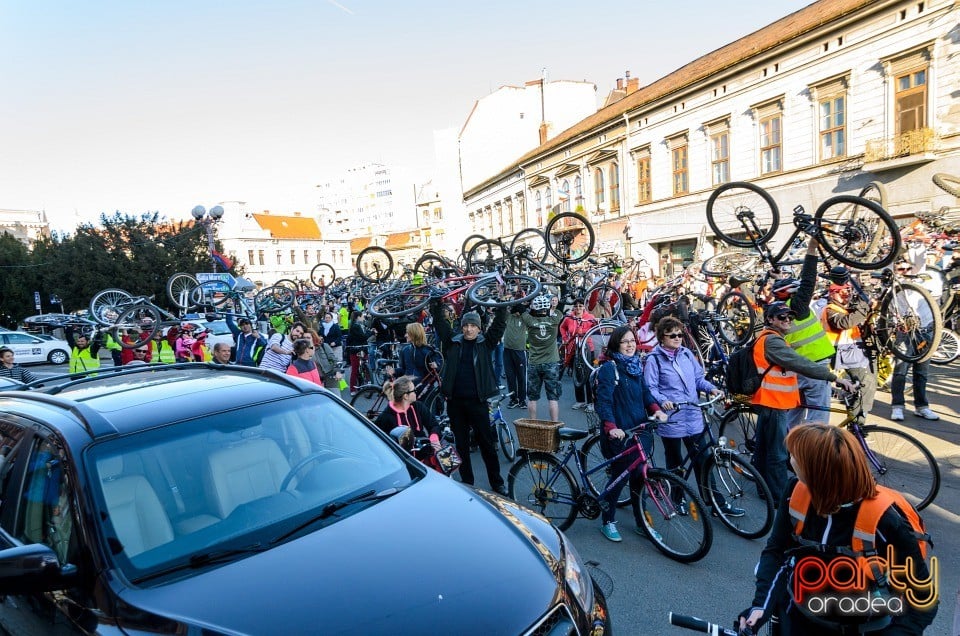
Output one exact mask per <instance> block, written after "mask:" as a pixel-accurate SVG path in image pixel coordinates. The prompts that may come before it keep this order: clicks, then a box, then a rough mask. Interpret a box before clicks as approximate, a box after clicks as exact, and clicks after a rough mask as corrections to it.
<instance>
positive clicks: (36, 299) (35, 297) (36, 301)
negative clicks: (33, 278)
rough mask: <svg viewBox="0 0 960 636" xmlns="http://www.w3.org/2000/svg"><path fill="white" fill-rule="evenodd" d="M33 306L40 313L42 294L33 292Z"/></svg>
mask: <svg viewBox="0 0 960 636" xmlns="http://www.w3.org/2000/svg"><path fill="white" fill-rule="evenodd" d="M33 304H34V306H35V307H36V308H37V310H38V311H39V310H40V292H38V291H35V292H33Z"/></svg>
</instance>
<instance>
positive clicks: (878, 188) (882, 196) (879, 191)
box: [859, 181, 887, 209]
mask: <svg viewBox="0 0 960 636" xmlns="http://www.w3.org/2000/svg"><path fill="white" fill-rule="evenodd" d="M859 196H861V197H863V198H864V199H869V200H870V201H873V202H874V203H876V204H877V205H879V206H880V207H881V208H883V209H886V208H887V189H886V188H885V187H884V185H883V184H882V183H880V182H879V181H871V182H870V183H868V184H867V185H866V186H864V188H863V189H862V190H860V195H859Z"/></svg>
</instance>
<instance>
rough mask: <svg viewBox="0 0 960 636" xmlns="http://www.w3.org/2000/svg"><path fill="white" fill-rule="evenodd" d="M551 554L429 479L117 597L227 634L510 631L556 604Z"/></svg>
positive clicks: (550, 543)
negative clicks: (235, 556) (273, 543)
mask: <svg viewBox="0 0 960 636" xmlns="http://www.w3.org/2000/svg"><path fill="white" fill-rule="evenodd" d="M498 509H499V511H498ZM504 513H505V514H504ZM511 519H514V520H515V521H511ZM521 519H526V521H527V522H528V523H529V525H526V524H524V522H523V521H521ZM534 528H537V529H534ZM537 533H539V534H540V535H541V536H538V534H537ZM558 552H559V538H558V536H557V533H556V532H555V531H554V530H553V529H552V528H551V527H550V526H549V525H547V524H544V523H541V521H540V520H539V519H538V518H536V517H533V516H532V515H530V513H529V512H527V511H523V510H522V509H519V508H517V507H516V505H515V504H513V502H509V501H507V500H503V499H500V498H498V497H496V496H493V495H487V494H481V493H479V492H477V491H475V490H472V489H470V488H467V487H464V486H461V485H460V484H458V483H456V482H454V481H452V480H449V479H447V478H444V477H441V476H439V475H436V476H435V475H433V474H431V475H430V476H428V477H427V478H426V479H424V480H421V481H420V482H418V483H416V484H413V485H412V486H411V487H410V488H408V489H406V490H404V491H402V492H400V493H398V494H396V495H394V496H392V497H390V498H389V499H386V500H384V501H381V502H379V503H376V504H373V505H371V506H369V507H368V508H366V509H361V510H360V511H359V512H358V513H357V514H353V515H351V516H349V517H346V518H344V519H343V520H341V521H338V522H335V523H333V524H330V525H328V526H326V527H321V528H319V529H318V530H317V531H315V532H312V533H310V534H308V535H305V536H303V537H300V538H298V539H296V540H293V541H290V542H289V543H286V544H284V545H281V546H278V547H276V548H273V549H271V550H269V551H267V552H263V553H260V554H255V555H252V556H249V557H247V558H244V559H241V560H239V561H235V562H233V563H229V564H226V565H222V566H218V567H216V568H214V569H210V570H206V571H201V572H200V573H199V574H197V575H195V576H192V577H190V578H186V579H183V580H179V581H175V582H172V583H169V584H165V585H161V586H157V587H152V588H143V589H126V590H125V591H123V592H122V594H121V596H122V597H123V599H124V600H125V601H126V602H128V603H130V604H131V605H133V606H135V607H136V608H138V609H139V610H143V611H146V612H149V613H152V614H157V615H161V616H165V617H167V618H170V619H174V620H177V621H180V622H183V623H185V624H187V625H193V626H201V627H205V628H207V629H211V630H215V631H220V632H226V633H242V634H268V633H274V634H276V633H283V634H295V633H311V634H315V633H324V634H344V633H358V634H404V633H425V632H430V633H440V634H443V633H449V634H486V635H489V634H518V633H521V632H523V631H525V630H526V629H527V628H529V627H530V626H531V625H532V624H533V623H534V622H535V621H536V619H537V618H538V617H540V616H541V615H542V614H543V613H544V612H545V611H546V610H547V609H548V608H549V607H551V605H552V604H553V603H554V602H556V600H557V594H558V591H557V579H556V576H555V575H554V573H553V572H554V571H556V568H557V558H556V554H557V553H558ZM561 571H562V570H561ZM138 614H139V612H133V615H138ZM140 618H143V619H146V617H143V616H140ZM147 620H148V622H149V619H147ZM137 622H139V621H137ZM122 623H126V624H127V626H129V627H134V625H133V624H132V623H127V621H122Z"/></svg>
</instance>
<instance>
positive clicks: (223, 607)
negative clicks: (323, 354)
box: [0, 364, 611, 635]
mask: <svg viewBox="0 0 960 636" xmlns="http://www.w3.org/2000/svg"><path fill="white" fill-rule="evenodd" d="M0 497H2V500H0V548H2V549H0V595H7V596H6V599H5V601H4V602H2V603H0V630H6V631H7V632H9V633H12V634H21V633H22V634H57V633H65V634H74V633H110V634H146V633H177V634H211V635H212V634H422V633H436V634H483V635H490V634H511V635H513V634H565V635H568V634H569V635H572V634H583V635H586V634H604V633H607V634H609V633H611V632H610V623H609V618H608V616H607V607H606V600H605V599H604V596H603V594H602V592H601V591H600V590H599V589H598V588H597V587H596V585H595V584H594V582H593V580H592V578H591V577H590V575H589V573H588V571H587V569H586V566H585V564H584V562H583V561H582V560H581V559H580V557H579V556H578V555H577V553H576V551H575V550H574V548H573V546H572V545H571V544H570V542H569V541H568V540H567V539H566V538H565V537H564V536H563V534H562V533H560V532H559V531H558V530H556V529H555V528H554V527H553V526H551V525H550V524H549V523H548V522H547V521H546V520H545V519H543V518H542V517H540V516H538V515H536V514H534V513H532V512H531V511H529V510H527V509H525V508H522V507H520V506H518V505H516V504H514V503H513V502H512V501H509V500H507V499H504V498H501V497H499V496H496V495H494V494H489V493H486V492H483V491H479V490H474V489H472V488H468V487H466V486H463V485H461V484H459V483H457V482H455V481H454V480H452V479H449V478H447V477H444V476H442V475H441V474H439V473H436V472H434V471H432V470H428V469H426V468H425V467H424V466H423V465H422V464H421V463H419V462H417V461H416V460H414V459H413V458H412V457H411V456H410V455H408V454H407V453H406V452H405V451H403V450H401V449H400V447H399V446H397V445H396V444H395V443H394V442H393V441H392V440H391V439H390V438H389V436H386V435H384V434H383V433H381V432H380V431H379V430H378V429H377V428H376V427H374V426H373V425H371V424H370V423H369V422H368V421H367V420H366V419H364V418H363V417H362V416H360V415H359V414H358V413H357V412H356V411H353V410H352V409H351V408H350V407H349V406H347V405H346V404H345V403H344V402H342V401H341V400H339V399H338V398H336V397H334V396H333V395H332V394H330V393H328V392H327V391H325V390H324V389H322V388H320V387H317V386H316V385H313V384H311V383H306V382H303V381H301V380H297V379H293V378H290V377H287V376H282V375H279V374H275V373H273V372H269V371H263V370H259V369H252V368H244V367H240V368H235V369H234V368H230V369H224V368H223V367H219V368H216V367H214V366H211V365H200V364H193V365H163V366H158V367H143V366H140V367H135V368H129V369H122V370H119V371H118V372H116V373H101V374H99V375H95V376H87V377H83V378H80V379H74V380H67V381H66V382H65V383H63V384H57V385H54V386H49V387H40V388H39V389H34V390H32V391H17V390H6V391H4V392H0Z"/></svg>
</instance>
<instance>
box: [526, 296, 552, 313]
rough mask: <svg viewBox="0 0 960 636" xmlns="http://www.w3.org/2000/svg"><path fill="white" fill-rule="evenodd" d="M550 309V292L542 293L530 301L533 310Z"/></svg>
mask: <svg viewBox="0 0 960 636" xmlns="http://www.w3.org/2000/svg"><path fill="white" fill-rule="evenodd" d="M548 309H550V294H540V295H539V296H537V297H536V298H534V299H533V300H532V301H531V302H530V310H531V311H547V310H548Z"/></svg>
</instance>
